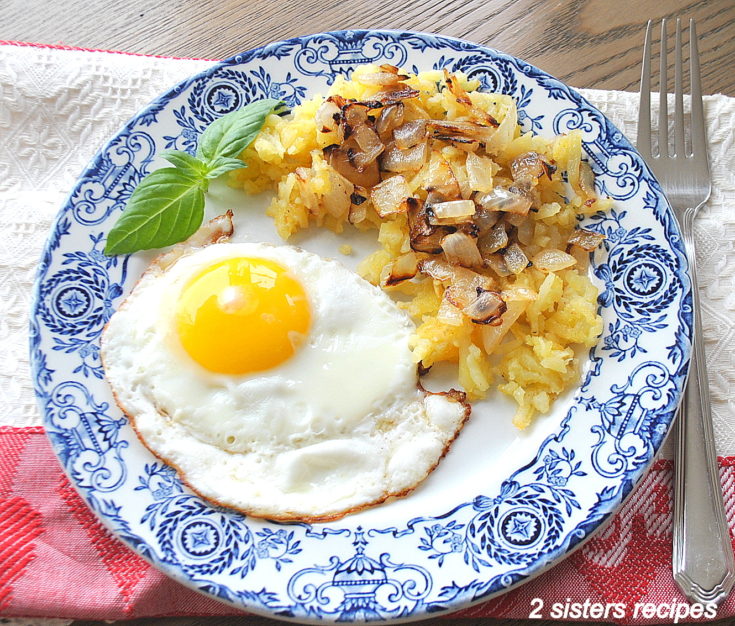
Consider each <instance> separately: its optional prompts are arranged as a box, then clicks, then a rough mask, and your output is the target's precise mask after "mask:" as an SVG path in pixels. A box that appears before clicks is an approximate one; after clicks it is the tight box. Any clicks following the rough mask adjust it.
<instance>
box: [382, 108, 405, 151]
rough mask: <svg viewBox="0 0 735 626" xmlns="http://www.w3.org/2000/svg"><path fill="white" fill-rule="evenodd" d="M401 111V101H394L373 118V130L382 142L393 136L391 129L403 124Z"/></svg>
mask: <svg viewBox="0 0 735 626" xmlns="http://www.w3.org/2000/svg"><path fill="white" fill-rule="evenodd" d="M403 113H404V106H403V102H396V103H395V104H390V105H388V106H387V107H383V108H382V109H381V111H380V115H379V116H378V119H377V120H375V132H377V133H378V136H379V137H380V140H381V141H382V142H383V143H388V142H389V141H390V139H391V137H392V136H393V129H394V128H396V127H397V126H400V125H401V124H403Z"/></svg>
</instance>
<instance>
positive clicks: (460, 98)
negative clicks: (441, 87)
mask: <svg viewBox="0 0 735 626" xmlns="http://www.w3.org/2000/svg"><path fill="white" fill-rule="evenodd" d="M444 82H445V83H446V84H447V88H448V89H449V91H450V92H451V94H452V95H453V96H454V98H455V100H456V101H457V102H458V103H459V104H461V105H463V106H464V107H465V108H467V109H468V112H469V114H470V115H471V116H472V117H474V118H475V119H477V120H478V121H480V122H482V123H483V124H486V125H488V126H495V127H496V128H497V127H498V126H500V124H499V123H498V120H496V119H495V118H494V117H493V116H492V115H490V114H489V113H487V112H485V111H483V110H482V109H480V108H478V107H476V106H474V105H473V104H472V100H471V99H470V95H469V94H468V93H467V92H466V91H465V90H464V88H463V87H462V86H461V85H460V84H459V81H458V80H457V77H456V76H454V75H452V74H450V73H449V72H448V71H447V69H446V68H444Z"/></svg>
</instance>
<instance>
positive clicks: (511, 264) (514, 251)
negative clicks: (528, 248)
mask: <svg viewBox="0 0 735 626" xmlns="http://www.w3.org/2000/svg"><path fill="white" fill-rule="evenodd" d="M503 260H504V261H505V265H506V266H507V268H508V269H509V270H510V271H511V272H513V273H514V274H520V273H521V272H522V271H523V270H525V269H526V267H528V257H527V256H526V253H525V252H523V250H521V247H520V246H519V245H518V244H517V243H512V244H510V245H509V246H508V247H507V248H506V249H505V251H504V252H503Z"/></svg>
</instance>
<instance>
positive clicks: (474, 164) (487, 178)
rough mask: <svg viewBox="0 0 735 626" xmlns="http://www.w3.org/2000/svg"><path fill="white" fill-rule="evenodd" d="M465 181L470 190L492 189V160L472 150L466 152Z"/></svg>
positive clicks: (484, 190)
mask: <svg viewBox="0 0 735 626" xmlns="http://www.w3.org/2000/svg"><path fill="white" fill-rule="evenodd" d="M465 168H466V169H467V181H468V183H469V185H470V188H471V189H472V191H478V192H489V191H492V189H493V170H492V161H491V160H490V159H488V158H487V157H481V156H477V155H476V154H473V153H472V152H470V153H468V154H467V160H466V161H465Z"/></svg>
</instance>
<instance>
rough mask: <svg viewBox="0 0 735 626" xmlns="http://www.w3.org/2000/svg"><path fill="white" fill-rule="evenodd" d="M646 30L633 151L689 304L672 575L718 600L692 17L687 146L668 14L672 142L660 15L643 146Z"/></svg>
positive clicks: (721, 563) (724, 541) (722, 577)
mask: <svg viewBox="0 0 735 626" xmlns="http://www.w3.org/2000/svg"><path fill="white" fill-rule="evenodd" d="M651 31H652V23H651V21H649V22H648V25H647V27H646V41H645V44H644V48H643V71H642V73H641V92H640V110H639V119H638V140H637V144H638V150H639V152H640V153H641V155H642V156H643V158H644V159H645V160H646V162H647V163H648V164H649V166H650V167H651V169H652V170H653V172H654V174H655V175H656V178H657V179H658V181H659V182H660V183H661V186H662V187H663V190H664V193H665V194H666V196H667V197H668V199H669V202H670V204H671V206H672V207H673V209H674V213H675V214H676V217H677V219H678V221H679V226H680V228H681V231H682V235H683V237H684V245H685V248H686V253H687V257H688V258H689V269H690V275H691V279H692V299H693V303H694V345H693V358H692V362H691V365H690V368H689V379H688V381H687V387H686V391H685V393H684V398H683V400H682V403H681V405H680V406H679V416H678V426H677V430H676V436H677V442H676V469H675V473H674V546H673V548H674V553H673V573H674V579H675V580H676V582H677V584H678V585H679V587H680V589H681V590H682V591H683V592H684V594H685V595H686V596H687V598H689V600H690V601H692V602H702V603H707V602H711V603H715V604H719V603H720V602H721V601H722V600H724V599H725V598H726V597H727V596H728V594H729V593H730V590H731V589H732V587H733V583H735V559H733V551H732V546H731V544H730V538H729V533H728V527H727V522H726V520H725V511H724V507H723V502H722V489H721V485H720V480H719V473H718V468H717V459H716V456H715V445H714V436H713V432H712V415H711V411H710V399H709V389H708V384H707V368H706V365H705V357H704V342H703V339H702V321H701V315H700V305H699V293H698V290H697V269H696V258H695V254H694V233H693V222H694V217H695V215H696V214H697V211H698V210H699V209H700V208H701V207H702V205H704V203H705V202H707V199H708V198H709V195H710V191H711V183H710V173H709V164H708V156H707V139H706V136H705V128H704V113H703V110H702V89H701V84H700V78H699V52H698V50H697V33H696V28H695V25H694V20H690V21H689V65H690V81H691V122H690V125H689V127H690V134H691V151H689V150H687V149H686V146H685V143H686V142H685V129H686V120H685V115H684V96H683V92H682V45H681V21H680V20H679V19H677V20H676V43H675V48H674V54H675V62H674V125H673V129H674V132H673V134H674V142H673V143H674V145H673V152H672V150H671V146H670V145H669V127H668V119H669V115H668V107H667V82H668V80H667V79H668V76H667V63H666V20H665V19H664V20H662V22H661V52H660V63H661V65H660V76H661V77H660V85H661V86H660V88H659V113H658V146H659V149H658V153H656V154H654V152H653V150H652V145H651V115H650V112H651V39H652V36H651Z"/></svg>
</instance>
